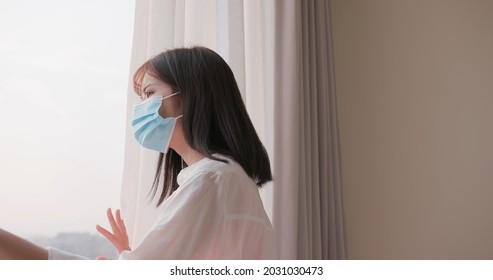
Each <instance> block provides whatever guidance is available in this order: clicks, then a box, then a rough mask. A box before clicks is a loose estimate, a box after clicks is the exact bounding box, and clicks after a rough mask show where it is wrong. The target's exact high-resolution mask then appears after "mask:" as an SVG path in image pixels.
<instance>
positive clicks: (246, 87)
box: [121, 0, 345, 259]
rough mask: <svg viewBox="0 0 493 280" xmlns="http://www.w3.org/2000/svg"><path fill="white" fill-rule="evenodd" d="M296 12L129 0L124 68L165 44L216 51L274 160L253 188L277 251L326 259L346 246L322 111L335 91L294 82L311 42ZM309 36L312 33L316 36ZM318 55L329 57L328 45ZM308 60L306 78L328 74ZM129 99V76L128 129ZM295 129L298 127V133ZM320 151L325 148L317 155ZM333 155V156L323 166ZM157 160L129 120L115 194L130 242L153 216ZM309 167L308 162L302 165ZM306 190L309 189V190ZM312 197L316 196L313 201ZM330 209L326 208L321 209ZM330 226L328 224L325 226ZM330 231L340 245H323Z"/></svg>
mask: <svg viewBox="0 0 493 280" xmlns="http://www.w3.org/2000/svg"><path fill="white" fill-rule="evenodd" d="M309 2H312V1H309ZM315 2H317V1H315ZM324 2H325V1H318V3H319V4H320V3H322V4H323V3H324ZM317 5H318V4H317ZM324 7H325V6H324ZM305 10H306V9H305ZM325 12H328V5H327V10H322V11H320V12H319V13H322V15H323V14H324V13H325ZM302 15H303V14H302V5H301V4H300V2H299V1H290V0H287V1H276V0H265V1H263V0H143V1H137V4H136V16H135V28H134V42H133V51H132V61H131V69H130V71H131V73H130V76H132V74H133V73H134V71H135V70H136V69H137V68H138V66H140V65H141V64H142V63H144V62H145V61H146V60H147V59H149V58H150V57H152V56H153V55H155V54H158V53H159V52H162V51H164V50H166V49H170V48H175V47H183V46H185V47H188V46H193V45H203V46H206V47H209V48H211V49H213V50H215V51H217V52H218V53H219V54H220V55H221V56H222V57H223V58H224V59H225V60H226V61H227V62H228V64H229V65H230V66H231V68H232V69H233V72H234V73H235V77H236V79H237V81H238V84H239V87H240V90H241V92H242V95H243V100H244V101H245V104H246V107H247V110H248V112H249V114H250V117H251V119H252V122H253V124H254V125H255V128H256V130H257V132H258V134H259V136H260V138H261V139H262V141H263V143H264V145H265V146H266V149H267V151H268V153H269V155H270V158H271V161H272V162H271V163H272V165H273V170H274V182H273V183H271V184H268V185H267V186H266V187H264V188H263V190H262V191H261V194H262V197H263V201H264V206H265V208H266V211H267V213H268V214H269V216H270V218H271V220H273V224H274V227H275V228H276V230H277V232H278V233H279V234H278V245H279V246H278V247H279V253H280V256H281V258H284V259H296V258H305V259H312V258H316V259H318V258H329V254H328V251H329V249H330V250H335V252H338V253H335V254H334V253H332V254H330V257H331V258H344V256H345V254H344V253H341V252H344V246H343V245H340V244H343V243H344V239H343V224H342V218H343V216H342V205H341V199H342V198H341V194H340V193H338V192H340V187H341V186H340V182H339V179H338V178H339V177H338V176H339V174H338V172H339V171H338V169H337V168H338V167H339V165H338V164H339V163H338V158H337V156H338V146H337V145H338V142H337V141H335V142H334V141H332V142H330V141H329V140H330V139H332V140H334V139H337V137H338V136H337V131H336V130H337V126H336V124H337V123H336V119H334V118H333V117H335V114H336V112H335V110H334V111H332V112H325V110H328V109H329V107H328V106H329V105H330V106H335V102H334V101H333V100H332V101H330V102H328V101H329V99H331V98H332V97H330V96H334V94H335V92H334V90H333V88H330V90H331V92H330V96H329V95H328V90H329V88H328V87H327V86H332V85H331V84H330V83H324V84H323V85H325V86H322V87H321V88H320V90H317V89H316V88H313V87H312V88H306V87H302V85H304V84H305V82H304V81H305V80H304V79H305V78H307V77H308V76H307V75H309V74H305V76H303V72H302V71H301V70H300V69H309V68H310V67H311V66H308V68H306V67H305V68H300V66H302V65H303V64H302V63H301V61H302V59H305V57H303V56H302V54H303V52H302V51H303V50H304V51H305V54H307V53H308V51H309V50H311V49H310V48H311V47H304V48H302V47H301V40H300V39H301V31H302V30H301V28H300V26H298V24H300V23H301V21H302V19H303V18H304V19H308V18H307V16H311V14H307V15H305V16H304V17H302ZM319 18H322V19H323V20H324V21H322V22H318V23H317V24H318V25H317V26H318V30H319V33H323V32H324V30H328V29H327V28H328V25H327V26H325V25H324V24H326V23H327V22H328V17H327V18H325V17H323V16H322V17H321V16H319ZM326 19H327V21H325V20H326ZM305 26H308V25H305ZM312 27H313V26H312ZM318 35H320V34H317V36H318ZM311 38H312V41H313V40H314V36H312V37H311ZM324 38H326V37H324ZM310 42H311V41H310ZM318 43H319V44H320V45H321V46H323V45H324V43H322V42H318ZM327 43H330V42H329V41H328V40H327V42H325V44H327ZM313 46H315V45H313ZM318 49H320V48H318ZM321 49H322V50H327V48H321ZM318 53H319V52H317V54H318ZM314 55H316V54H314ZM324 55H325V56H324V59H327V58H328V56H329V55H330V52H329V53H324ZM310 58H311V59H313V58H314V57H313V56H312V57H310ZM312 66H313V65H312ZM312 68H313V67H312ZM313 69H315V72H313V71H312V73H313V74H314V76H313V79H321V80H324V81H326V80H327V77H328V76H329V74H328V73H327V71H328V70H330V68H323V69H321V70H320V71H318V68H313ZM322 70H323V71H325V72H323V71H322ZM317 71H318V74H317ZM324 73H325V74H327V77H326V76H324V75H325V74H324ZM329 81H330V79H329ZM312 84H313V83H312ZM314 86H315V87H316V86H317V84H316V83H315V84H314ZM309 92H312V94H311V95H310V94H309ZM304 93H306V94H304ZM310 96H311V97H310ZM319 96H320V98H319ZM306 98H308V99H309V101H308V102H309V104H311V105H307V106H305V107H303V108H301V107H300V104H302V103H300V102H304V100H305V99H306ZM310 98H311V99H310ZM317 98H318V99H317ZM135 101H137V96H136V95H135V94H134V93H133V89H132V85H131V83H129V91H128V105H127V128H129V127H130V126H129V118H130V116H131V110H132V107H133V104H134V102H135ZM314 102H315V103H314ZM316 102H320V106H321V107H318V111H316V112H317V113H315V114H316V116H317V117H316V118H315V119H313V118H312V117H311V115H310V112H311V110H312V107H310V106H316V104H317V103H316ZM330 109H334V108H332V107H330ZM328 114H329V115H330V116H329V115H328ZM322 118H325V119H322ZM319 119H320V120H319ZM328 122H331V124H333V125H335V128H334V127H333V126H330V125H328ZM306 123H308V124H311V125H310V127H311V130H308V131H307V130H306V129H305V130H303V129H304V128H306V127H307V126H305V124H306ZM318 128H321V129H322V130H321V133H317V131H318ZM334 129H335V130H334ZM300 133H302V134H303V133H306V134H304V135H305V136H306V137H301V136H300V135H301V134H300ZM327 133H329V134H330V137H329V138H330V139H327V135H329V134H327ZM320 135H322V136H321V137H322V138H320V137H319V136H320ZM323 137H325V138H323ZM334 137H335V138H334ZM320 141H323V142H320ZM325 141H329V146H328V147H329V148H328V149H327V148H324V147H325V146H324V144H325V143H326V142H325ZM312 142H316V143H317V145H316V148H313V149H311V148H310V149H307V147H312V146H311V145H309V144H310V143H312ZM303 145H305V146H303ZM329 151H334V152H335V154H334V153H332V154H331V153H330V152H329ZM318 153H323V155H322V156H317V154H318ZM333 162H336V163H335V165H331V164H332V163H333ZM156 163H157V153H154V152H151V151H147V150H144V149H141V148H140V147H139V146H138V144H137V143H136V142H135V140H134V138H133V135H132V133H131V130H130V129H127V134H126V150H125V167H124V176H123V185H122V201H121V203H122V213H123V216H124V219H125V220H126V223H127V227H128V231H129V235H130V238H131V243H132V244H134V245H135V244H136V243H138V242H139V240H141V239H142V238H143V237H144V234H145V233H146V232H147V230H148V229H149V227H150V226H151V225H152V223H153V221H154V219H155V217H156V208H155V201H154V202H152V203H149V200H148V193H149V189H150V187H151V184H152V180H153V178H154V172H155V169H156ZM334 166H335V167H336V168H333V167H334ZM305 167H306V168H305ZM307 168H310V170H316V171H313V172H312V173H310V172H308V171H307ZM326 168H327V170H326ZM328 168H330V170H329V169H328ZM324 174H325V175H324ZM314 176H315V177H314ZM327 176H329V177H330V176H332V177H330V178H328V177H327ZM309 178H313V181H310V180H308V179H309ZM327 180H331V182H328V181H327ZM306 192H309V193H310V194H311V195H310V196H307V195H306ZM315 201H318V203H315V206H314V208H313V207H311V205H312V204H313V203H314V202H315ZM321 205H322V208H323V209H321V208H320V206H321ZM324 207H325V208H324ZM328 209H330V211H329V212H327V211H325V210H328ZM326 212H327V213H326ZM329 214H330V215H332V216H331V218H330V219H329V217H328V216H327V215H329ZM334 221H336V222H334ZM329 226H330V227H332V226H334V229H332V230H331V229H330V228H329V229H328V227H329ZM300 227H303V228H300ZM280 233H282V234H280ZM336 233H337V234H336ZM328 239H330V240H332V241H331V242H332V243H334V244H339V245H330V246H329V244H328V243H327V242H328ZM332 243H331V244H332ZM329 247H330V248H329ZM322 251H323V252H325V253H323V254H322Z"/></svg>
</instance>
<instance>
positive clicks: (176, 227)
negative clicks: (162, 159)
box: [50, 154, 276, 259]
mask: <svg viewBox="0 0 493 280" xmlns="http://www.w3.org/2000/svg"><path fill="white" fill-rule="evenodd" d="M215 156H216V157H219V158H222V159H227V160H228V161H229V163H223V162H220V161H216V160H211V159H209V158H204V159H202V160H200V161H198V162H196V163H195V164H192V165H191V166H189V167H187V168H185V169H183V170H182V171H181V172H180V173H179V174H178V178H177V181H178V184H179V186H180V187H179V188H178V189H177V190H176V191H175V192H174V193H173V194H172V195H171V196H169V197H168V198H166V200H165V201H164V202H163V204H162V205H161V206H160V212H159V216H158V218H157V220H156V223H155V224H154V225H153V226H152V228H151V230H150V231H149V232H148V233H147V234H146V236H145V237H144V239H143V240H142V242H141V243H140V244H139V245H137V247H135V248H132V250H131V251H124V252H122V253H121V254H120V259H275V258H276V248H275V244H276V242H275V234H274V230H273V228H272V225H271V223H270V221H269V218H268V217H267V214H266V213H265V210H264V207H263V204H262V201H261V199H260V195H259V192H258V188H257V186H256V185H255V183H254V182H253V180H252V179H251V178H249V177H248V175H247V174H246V173H245V171H244V170H243V168H242V167H241V166H240V165H239V164H237V163H236V162H234V161H233V160H231V159H229V158H226V157H223V156H220V155H217V154H216V155H215ZM51 254H53V257H58V258H60V253H59V251H53V252H51ZM50 258H51V257H50Z"/></svg>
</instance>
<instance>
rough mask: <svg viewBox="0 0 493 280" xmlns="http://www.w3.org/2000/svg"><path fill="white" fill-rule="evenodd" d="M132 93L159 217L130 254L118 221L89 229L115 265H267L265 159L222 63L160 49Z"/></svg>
mask: <svg viewBox="0 0 493 280" xmlns="http://www.w3.org/2000/svg"><path fill="white" fill-rule="evenodd" d="M134 89H135V92H136V93H137V94H138V95H140V97H141V98H142V101H141V102H139V103H138V104H136V105H135V107H134V111H133V119H132V129H133V131H134V135H135V138H136V139H137V141H138V142H139V143H140V144H141V145H142V146H144V147H145V148H148V149H152V150H155V151H158V152H160V156H159V160H158V167H157V171H156V175H155V178H154V184H153V186H152V191H153V194H154V195H158V196H159V200H158V207H159V211H160V215H159V217H158V219H157V220H156V222H155V224H154V225H153V226H152V228H151V230H150V231H149V232H148V233H147V235H146V236H145V237H144V239H143V240H142V242H141V243H140V244H138V245H137V246H135V248H130V246H129V244H128V237H127V234H126V229H125V225H124V223H123V220H122V219H121V218H120V213H119V212H118V211H117V212H116V219H115V218H114V217H113V214H112V212H111V210H109V211H108V213H107V214H108V218H109V220H110V225H111V228H112V232H109V231H108V230H106V229H104V228H102V227H100V226H97V229H98V231H99V232H101V233H102V234H103V235H104V236H106V237H107V238H108V239H109V240H110V241H111V242H112V243H113V244H114V245H115V247H116V248H117V250H118V252H119V254H120V259H273V258H276V255H275V254H276V249H275V240H274V236H275V235H274V231H273V228H272V226H271V223H270V221H269V218H268V217H267V215H266V213H265V210H264V208H263V205H262V202H261V200H260V196H259V193H258V188H259V187H261V186H262V185H263V184H265V183H266V182H268V181H271V180H272V174H271V169H270V163H269V158H268V155H267V153H266V151H265V148H264V146H263V145H262V143H261V142H260V140H259V138H258V136H257V133H256V132H255V129H254V127H253V125H252V123H251V121H250V118H249V117H248V114H247V111H246V109H245V106H244V104H243V101H242V99H241V95H240V91H239V89H238V86H237V84H236V81H235V78H234V75H233V72H232V71H231V69H230V68H229V66H228V65H227V63H226V62H225V61H224V60H223V59H222V58H221V57H220V56H219V55H218V54H216V53H215V52H213V51H212V50H209V49H207V48H204V47H193V48H180V49H174V50H169V51H166V52H163V53H161V54H159V55H157V56H155V57H154V58H152V59H151V60H149V61H147V62H146V63H145V64H144V65H142V66H141V67H140V68H139V69H138V70H137V71H136V73H135V75H134ZM161 178H164V180H162V179H161ZM2 236H3V237H2ZM16 238H17V237H15V236H13V235H11V234H9V233H7V232H1V231H0V256H1V254H2V249H3V251H4V253H3V254H8V253H9V252H10V251H12V250H14V249H15V246H14V249H12V248H9V246H6V240H10V241H11V242H14V244H19V243H18V242H20V243H21V244H23V243H22V241H19V240H17V241H12V240H16ZM19 246H21V245H19ZM22 246H24V247H26V246H27V247H29V248H33V249H32V250H31V249H30V250H28V251H29V252H33V255H32V256H31V258H50V259H58V258H60V259H67V258H77V256H74V255H71V254H68V253H66V252H63V251H60V250H57V249H51V248H50V249H48V250H45V249H42V248H39V247H37V248H36V247H35V246H34V245H32V244H31V245H25V244H24V245H22ZM10 247H12V246H10ZM14 251H15V250H14Z"/></svg>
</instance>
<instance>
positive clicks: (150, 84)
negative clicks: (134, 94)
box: [142, 83, 155, 92]
mask: <svg viewBox="0 0 493 280" xmlns="http://www.w3.org/2000/svg"><path fill="white" fill-rule="evenodd" d="M152 85H155V83H149V84H147V85H145V86H144V88H143V89H142V92H145V91H146V88H147V87H149V86H152Z"/></svg>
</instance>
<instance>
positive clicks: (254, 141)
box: [133, 47, 272, 206]
mask: <svg viewBox="0 0 493 280" xmlns="http://www.w3.org/2000/svg"><path fill="white" fill-rule="evenodd" d="M146 73H147V74H149V75H153V76H154V77H156V78H158V79H160V80H162V81H164V82H165V83H167V84H169V85H170V86H171V87H172V88H173V92H177V91H179V92H180V93H181V94H180V96H181V97H182V98H183V130H184V134H185V139H186V141H187V143H188V144H189V145H190V146H191V147H192V148H193V149H194V150H196V151H198V152H199V153H201V154H203V155H204V156H206V157H208V158H210V159H213V160H219V161H225V160H222V159H219V158H217V157H214V156H213V154H214V153H219V154H222V155H225V156H228V157H230V158H232V159H233V160H234V161H236V162H237V163H238V164H240V165H241V166H242V167H243V169H244V170H245V172H246V173H247V174H248V176H250V178H252V180H253V181H254V182H255V184H257V186H258V187H261V186H262V185H263V184H265V183H267V182H269V181H271V180H272V173H271V168H270V162H269V157H268V155H267V152H266V150H265V148H264V146H263V145H262V143H261V142H260V139H259V137H258V135H257V133H256V131H255V128H254V127H253V124H252V122H251V120H250V118H249V116H248V113H247V111H246V108H245V104H244V103H243V100H242V99H241V94H240V90H239V88H238V85H237V84H236V80H235V78H234V75H233V72H232V71H231V69H230V68H229V66H228V64H227V63H226V62H225V61H224V60H223V59H222V58H221V56H219V55H218V54H217V53H215V52H214V51H212V50H210V49H208V48H204V47H193V48H179V49H173V50H168V51H166V52H163V53H160V54H158V55H156V56H155V57H153V58H152V59H150V60H149V61H147V62H146V63H144V64H143V65H142V66H141V67H140V68H139V69H137V71H136V72H135V75H134V77H133V82H134V89H135V92H136V93H137V94H139V95H142V94H143V92H142V80H143V78H144V75H145V74H146ZM185 166H186V164H185V163H184V161H183V160H182V158H181V156H180V155H179V154H178V153H176V152H175V151H174V150H173V149H169V151H168V153H167V154H166V157H164V154H163V153H161V154H160V156H159V159H158V165H157V169H156V175H155V177H154V183H153V185H152V192H153V194H152V196H153V197H154V196H155V195H156V193H157V190H158V188H159V182H160V178H161V176H162V173H163V170H164V181H163V188H162V191H161V194H160V197H159V201H158V204H157V205H158V206H159V205H160V204H161V203H162V202H163V201H164V199H165V198H166V196H168V195H170V194H172V193H173V192H174V191H175V190H176V189H177V188H178V183H177V181H176V179H177V176H178V173H179V172H180V171H181V170H182V169H183V168H184V167H185Z"/></svg>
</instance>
